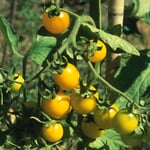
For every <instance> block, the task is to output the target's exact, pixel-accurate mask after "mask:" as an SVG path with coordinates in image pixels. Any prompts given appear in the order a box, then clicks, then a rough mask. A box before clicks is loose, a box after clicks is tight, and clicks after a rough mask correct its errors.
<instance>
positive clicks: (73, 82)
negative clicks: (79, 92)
mask: <svg viewBox="0 0 150 150" xmlns="http://www.w3.org/2000/svg"><path fill="white" fill-rule="evenodd" d="M79 78H80V73H79V71H78V69H77V68H76V66H74V65H73V64H71V63H68V64H67V66H66V67H65V68H64V69H63V72H62V73H61V74H54V80H55V82H56V84H57V85H58V86H59V87H60V88H61V89H63V90H72V89H74V88H78V87H79Z"/></svg>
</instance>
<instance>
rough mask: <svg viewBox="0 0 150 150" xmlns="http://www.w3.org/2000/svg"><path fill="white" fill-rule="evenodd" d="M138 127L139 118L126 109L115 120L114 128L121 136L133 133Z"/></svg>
mask: <svg viewBox="0 0 150 150" xmlns="http://www.w3.org/2000/svg"><path fill="white" fill-rule="evenodd" d="M137 126H138V116H137V115H135V114H133V113H132V112H129V111H128V110H126V109H122V110H120V111H119V112H118V113H117V114H116V115H115V117H114V119H113V128H114V129H115V130H116V131H117V132H118V133H120V134H121V135H127V134H130V133H132V132H133V131H134V130H135V129H136V127H137Z"/></svg>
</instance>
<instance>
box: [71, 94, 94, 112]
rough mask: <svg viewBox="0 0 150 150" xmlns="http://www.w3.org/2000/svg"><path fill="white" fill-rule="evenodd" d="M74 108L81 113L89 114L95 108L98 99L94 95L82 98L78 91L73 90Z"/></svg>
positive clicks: (72, 100) (72, 104)
mask: <svg viewBox="0 0 150 150" xmlns="http://www.w3.org/2000/svg"><path fill="white" fill-rule="evenodd" d="M70 103H71V106H72V109H73V110H75V111H76V112H77V113H79V114H88V113H91V112H93V111H94V110H95V108H96V101H95V99H94V97H93V96H90V97H88V98H82V96H81V95H80V94H78V93H75V92H73V93H72V94H71V97H70Z"/></svg>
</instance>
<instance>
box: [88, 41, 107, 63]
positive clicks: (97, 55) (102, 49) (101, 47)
mask: <svg viewBox="0 0 150 150" xmlns="http://www.w3.org/2000/svg"><path fill="white" fill-rule="evenodd" d="M92 42H93V40H90V43H92ZM96 45H97V47H98V49H97V50H94V54H93V56H91V57H89V60H90V61H91V62H93V63H95V62H101V61H102V60H104V58H105V57H106V54H107V48H106V46H105V44H104V43H103V42H102V41H100V40H98V41H97V43H96ZM86 55H88V54H87V53H86Z"/></svg>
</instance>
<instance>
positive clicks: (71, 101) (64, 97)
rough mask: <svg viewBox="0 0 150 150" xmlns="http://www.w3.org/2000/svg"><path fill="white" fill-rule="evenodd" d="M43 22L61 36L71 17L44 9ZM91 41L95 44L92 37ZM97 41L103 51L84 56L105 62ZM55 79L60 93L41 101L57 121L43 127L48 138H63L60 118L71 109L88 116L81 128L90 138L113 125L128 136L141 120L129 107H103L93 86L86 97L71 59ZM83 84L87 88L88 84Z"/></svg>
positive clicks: (48, 29) (15, 89) (44, 135)
mask: <svg viewBox="0 0 150 150" xmlns="http://www.w3.org/2000/svg"><path fill="white" fill-rule="evenodd" d="M43 25H44V27H45V29H46V30H47V31H48V32H50V33H51V34H54V35H58V34H61V33H62V32H64V31H65V30H67V28H69V25H70V16H69V14H68V13H67V12H65V11H60V13H59V15H57V16H53V17H49V15H48V12H44V13H43ZM90 42H91V43H92V42H93V40H90ZM96 44H97V46H98V47H100V50H94V54H93V56H90V57H89V56H88V53H85V56H87V57H88V59H89V61H91V62H93V63H94V62H100V61H102V60H103V59H104V58H105V57H106V52H107V49H106V46H105V44H104V43H103V42H102V41H100V40H98V41H97V43H96ZM15 76H17V78H16V81H18V82H22V83H23V82H24V79H23V78H22V77H21V76H20V75H17V74H15ZM53 79H54V81H55V83H56V84H57V85H58V86H59V89H60V90H59V92H58V93H56V95H55V96H54V98H50V99H43V100H42V102H41V108H42V111H43V112H45V113H46V114H47V115H48V116H49V117H51V118H52V119H53V120H55V122H50V123H49V124H46V125H43V127H42V135H43V137H44V138H45V139H46V140H47V141H49V142H56V141H59V140H60V139H61V138H62V137H63V134H64V129H63V125H62V124H61V119H63V118H65V117H66V116H67V115H68V113H70V111H71V110H73V111H75V112H76V113H78V114H80V115H83V114H84V115H83V116H86V117H83V119H82V123H81V129H82V131H83V133H84V134H85V136H87V137H89V138H97V137H100V136H101V135H103V134H104V133H105V130H106V129H110V128H113V129H114V130H116V131H117V132H118V133H120V134H121V135H122V137H124V138H125V136H127V135H129V134H131V133H132V132H134V130H135V129H136V127H137V126H138V121H139V119H138V117H137V116H136V115H135V114H133V113H132V112H129V111H128V110H126V109H124V110H119V108H118V106H117V105H116V104H113V105H111V106H110V107H107V108H106V107H105V108H104V107H100V106H99V105H98V103H97V100H98V99H99V95H98V92H97V91H96V89H95V88H94V86H92V85H91V86H90V87H89V88H88V90H91V91H94V92H93V93H88V94H86V95H84V96H83V95H82V94H81V93H80V91H81V89H80V88H81V87H80V84H79V82H80V72H79V70H78V68H77V67H76V66H75V65H74V64H71V63H69V62H68V63H67V65H66V67H65V68H64V69H63V71H62V73H60V74H53ZM21 86H22V85H21V84H19V83H14V84H13V85H12V90H13V91H18V90H19V89H20V88H21ZM84 86H85V87H86V83H85V84H84ZM77 89H78V90H77ZM64 91H65V92H64ZM68 91H69V92H68ZM88 114H92V118H91V116H90V117H88Z"/></svg>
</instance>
